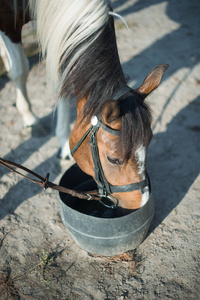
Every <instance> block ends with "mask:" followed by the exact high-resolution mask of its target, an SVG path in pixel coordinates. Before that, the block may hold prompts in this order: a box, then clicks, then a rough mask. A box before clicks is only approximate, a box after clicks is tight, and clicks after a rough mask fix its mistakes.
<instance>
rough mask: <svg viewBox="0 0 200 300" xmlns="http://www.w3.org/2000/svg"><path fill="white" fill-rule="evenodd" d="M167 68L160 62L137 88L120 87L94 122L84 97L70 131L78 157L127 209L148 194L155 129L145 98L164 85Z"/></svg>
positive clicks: (140, 202) (76, 158)
mask: <svg viewBox="0 0 200 300" xmlns="http://www.w3.org/2000/svg"><path fill="white" fill-rule="evenodd" d="M167 68H168V65H159V66H157V67H156V68H154V69H153V70H152V72H151V73H150V74H149V75H148V76H147V77H146V79H145V80H144V82H143V83H142V85H141V86H140V87H139V88H137V89H135V90H131V89H130V88H127V87H126V88H125V90H124V91H123V90H122V91H121V90H119V91H118V92H117V94H116V95H115V96H114V98H117V99H108V100H106V101H105V102H104V104H103V105H102V107H101V110H100V114H99V115H98V116H93V117H92V120H91V123H92V125H91V124H90V123H88V122H86V121H85V120H83V116H82V113H83V107H84V105H85V103H86V102H87V101H86V100H85V99H82V101H79V105H78V116H77V120H76V124H75V126H74V129H73V131H72V134H71V137H70V148H71V149H73V148H74V147H75V150H74V151H73V155H74V158H75V160H76V162H77V164H78V165H79V167H80V168H81V169H82V170H83V171H84V172H85V173H87V174H89V175H91V176H92V177H93V178H94V179H95V180H96V182H97V184H98V187H99V190H100V189H101V188H102V192H103V193H104V192H105V193H107V194H111V197H113V198H114V199H117V201H118V204H119V206H121V207H123V208H126V209H137V208H139V207H141V206H143V205H144V204H145V203H146V202H147V200H148V196H149V185H148V180H147V176H148V175H147V173H146V158H147V149H148V146H149V144H150V141H151V138H152V131H151V114H150V111H149V109H148V107H147V105H146V103H145V98H146V97H147V96H148V95H149V94H150V93H151V92H152V91H153V90H155V89H156V88H157V87H158V86H159V84H160V82H161V79H162V76H163V74H164V72H165V71H166V69H167ZM120 94H122V96H121V95H120ZM92 126H93V129H94V128H96V130H95V132H92V130H93V129H92ZM89 132H91V135H90V136H89ZM94 134H95V135H96V145H95V140H93V141H91V139H92V135H93V136H94ZM84 135H85V137H84V140H83V141H82V142H81V144H79V145H78V147H76V145H77V143H78V142H79V140H80V139H81V138H82V137H83V136H84ZM92 143H94V149H93V148H92V147H93V146H92V145H91V144H92ZM97 169H98V170H97ZM102 192H101V193H102Z"/></svg>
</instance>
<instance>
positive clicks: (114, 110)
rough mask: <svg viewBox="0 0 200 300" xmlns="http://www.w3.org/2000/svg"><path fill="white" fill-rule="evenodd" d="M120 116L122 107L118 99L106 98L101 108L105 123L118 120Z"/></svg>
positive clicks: (102, 118)
mask: <svg viewBox="0 0 200 300" xmlns="http://www.w3.org/2000/svg"><path fill="white" fill-rule="evenodd" d="M119 116H120V107H119V104H118V101H117V100H106V102H105V103H104V105H103V107H102V109H101V120H102V121H103V123H105V124H106V123H107V124H109V123H111V122H113V121H116V120H117V119H118V118H119Z"/></svg>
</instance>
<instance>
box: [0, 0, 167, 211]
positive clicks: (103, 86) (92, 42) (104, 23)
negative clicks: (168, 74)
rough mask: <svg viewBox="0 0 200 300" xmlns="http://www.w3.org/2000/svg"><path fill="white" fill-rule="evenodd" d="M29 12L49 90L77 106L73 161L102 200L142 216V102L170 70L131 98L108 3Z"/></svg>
mask: <svg viewBox="0 0 200 300" xmlns="http://www.w3.org/2000/svg"><path fill="white" fill-rule="evenodd" d="M29 4H30V9H31V11H32V14H33V17H34V18H36V20H37V32H38V38H39V41H40V43H41V46H42V51H43V54H44V55H45V57H46V63H47V69H48V72H49V78H50V79H51V80H52V85H53V88H54V90H56V92H57V94H58V97H61V98H62V99H68V98H69V97H72V96H76V99H77V119H76V123H75V126H74V128H73V131H72V133H71V135H70V141H69V143H70V148H71V150H72V152H71V153H72V155H73V156H74V158H75V160H76V162H77V164H78V165H79V167H80V168H81V169H82V170H83V171H84V172H85V173H87V174H89V175H91V176H92V177H93V178H94V179H95V180H96V182H97V185H98V189H99V194H100V195H101V196H104V197H107V196H108V197H110V198H111V199H113V201H117V202H118V204H119V206H121V207H123V208H127V209H137V208H140V207H141V206H143V205H144V204H145V203H146V202H147V200H148V196H149V183H148V178H147V174H146V156H147V148H148V146H149V143H150V141H151V138H152V131H151V113H150V110H149V108H148V106H147V104H146V101H145V99H146V97H147V96H148V95H149V94H150V93H151V92H152V91H153V90H154V89H156V88H157V87H158V86H159V84H160V82H161V79H162V76H163V74H164V72H165V70H166V69H167V67H168V65H159V66H157V67H156V68H154V69H153V71H152V72H151V73H150V74H149V75H148V76H147V77H146V79H145V80H144V82H143V83H142V85H141V86H140V87H139V88H137V89H135V90H133V89H131V88H130V87H128V86H127V82H126V79H125V76H124V73H123V71H122V68H121V64H120V61H119V56H118V50H117V45H116V37H115V29H114V20H113V12H112V9H111V6H110V4H109V3H108V1H104V0H90V1H89V0H81V1H80V0H74V1H70V0H60V1H54V0H31V1H29ZM23 18H24V20H25V19H26V16H25V17H23ZM0 28H1V27H0Z"/></svg>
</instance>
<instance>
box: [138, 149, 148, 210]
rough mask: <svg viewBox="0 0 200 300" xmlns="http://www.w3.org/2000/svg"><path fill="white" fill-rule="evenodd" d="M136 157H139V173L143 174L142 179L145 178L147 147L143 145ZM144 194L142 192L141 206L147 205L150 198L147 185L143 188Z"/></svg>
mask: <svg viewBox="0 0 200 300" xmlns="http://www.w3.org/2000/svg"><path fill="white" fill-rule="evenodd" d="M135 157H136V159H137V163H138V173H139V174H140V175H141V179H142V180H144V179H145V160H146V148H145V147H144V146H143V145H141V146H140V147H139V148H138V149H137V150H136V152H135ZM142 192H143V194H142V203H141V207H142V206H143V205H145V203H146V202H147V201H148V199H149V188H148V187H145V188H144V189H143V191H142Z"/></svg>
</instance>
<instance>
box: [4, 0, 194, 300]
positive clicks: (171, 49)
mask: <svg viewBox="0 0 200 300" xmlns="http://www.w3.org/2000/svg"><path fill="white" fill-rule="evenodd" d="M113 5H114V9H115V11H116V12H119V13H120V14H121V15H122V16H123V17H124V18H125V19H126V21H127V23H128V24H129V27H130V29H131V37H130V35H129V33H128V31H127V30H126V28H125V26H124V25H123V24H122V22H121V21H117V22H116V27H117V41H118V45H119V52H120V57H121V61H122V65H123V69H124V71H125V73H126V74H127V75H128V76H129V77H130V85H131V86H132V87H137V86H138V85H139V84H140V83H141V82H142V80H143V79H144V77H145V76H146V75H147V74H148V72H149V71H150V70H151V69H152V68H153V67H154V66H156V65H157V64H161V63H168V64H169V65H170V68H169V69H168V71H167V72H166V75H165V76H164V80H163V82H162V84H161V86H160V87H159V89H158V90H157V91H155V92H154V93H153V94H152V95H151V96H150V97H149V98H148V102H149V104H150V105H151V107H152V110H153V115H154V122H153V131H154V138H153V140H152V143H151V146H150V148H149V156H148V170H149V174H150V178H151V181H152V186H153V193H154V198H155V202H156V211H155V217H154V219H153V222H152V224H151V227H150V230H149V233H148V236H147V238H146V239H145V241H144V242H143V243H142V244H141V245H140V246H139V247H138V248H137V249H136V250H133V251H130V252H129V253H128V254H124V255H122V256H120V257H112V258H103V257H93V256H91V255H90V254H88V253H86V252H85V251H84V250H82V249H80V248H79V246H77V245H76V243H75V242H74V241H73V239H72V238H71V236H70V234H69V232H68V231H67V229H66V228H65V226H64V225H63V224H62V221H61V219H60V214H59V202H58V194H57V192H55V191H51V190H47V191H46V192H43V190H42V189H41V188H40V187H38V186H36V185H34V184H33V183H31V182H29V181H27V180H26V179H22V178H21V177H19V176H18V175H16V174H13V173H10V172H9V171H7V170H6V169H4V168H2V167H1V168H0V175H1V181H0V198H1V200H0V205H1V208H0V219H1V221H0V225H1V227H0V299H10V298H13V299H95V300H96V299H97V300H98V299H99V300H102V299H107V300H108V299H110V300H111V299H112V300H114V299H120V300H121V299H137V300H139V299H141V300H142V299H144V300H147V299H148V300H153V299H156V300H157V299H173V300H175V299H180V300H184V299H185V300H186V299H187V300H188V299H195V300H196V299H199V293H200V280H199V277H200V259H199V240H200V238H199V228H200V226H199V223H200V197H199V193H200V176H199V170H200V117H199V116H200V63H199V59H200V52H199V47H200V40H199V38H200V18H199V16H200V3H199V0H193V1H187V0H182V1H173V0H168V1H162V0H148V1H136V0H129V1H120V0H119V1H114V2H113ZM27 43H29V42H27V41H26V40H25V42H24V46H25V47H26V46H27V45H28V44H27ZM30 64H31V71H30V76H29V79H28V91H29V95H30V98H31V101H32V105H33V110H34V112H35V113H36V114H37V115H38V116H39V117H40V118H41V120H42V124H43V125H44V126H45V132H42V134H41V135H40V136H38V133H35V132H31V130H30V129H29V130H27V129H26V130H25V129H23V128H22V120H21V118H20V116H19V114H18V113H17V111H16V107H15V87H14V85H13V83H12V82H10V81H9V78H8V77H7V75H6V74H5V73H4V74H3V75H2V76H1V77H0V100H1V101H0V107H1V118H0V129H1V130H0V143H1V147H0V156H1V157H3V158H5V159H10V160H14V161H16V162H18V163H21V164H23V165H25V166H27V167H29V168H31V169H32V170H34V171H36V172H38V173H40V174H41V175H43V176H45V174H46V173H47V172H50V174H51V175H50V180H51V181H54V182H56V183H58V182H59V179H60V177H61V176H62V174H63V172H64V170H65V169H66V168H67V164H64V165H63V164H60V162H59V160H58V159H57V158H56V155H57V152H58V149H59V143H58V141H57V139H56V137H55V134H54V128H55V122H56V120H55V117H54V114H53V108H54V102H55V100H54V97H53V95H51V93H50V91H49V89H48V88H47V86H46V80H45V62H41V63H39V60H38V56H37V55H35V56H32V57H31V58H30Z"/></svg>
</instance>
